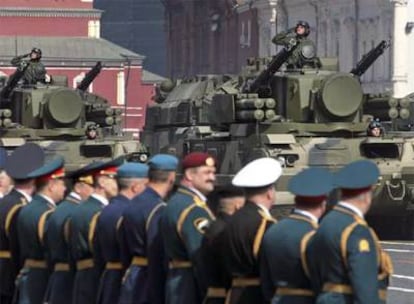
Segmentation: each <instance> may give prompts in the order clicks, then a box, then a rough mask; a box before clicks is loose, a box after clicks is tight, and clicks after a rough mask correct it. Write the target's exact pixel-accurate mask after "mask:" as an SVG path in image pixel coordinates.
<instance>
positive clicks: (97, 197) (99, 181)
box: [70, 159, 122, 304]
mask: <svg viewBox="0 0 414 304" xmlns="http://www.w3.org/2000/svg"><path fill="white" fill-rule="evenodd" d="M121 164H122V160H121V159H116V160H113V161H110V162H107V163H96V164H95V166H94V168H93V171H92V173H91V175H92V177H93V185H94V190H93V193H92V195H91V196H90V197H89V198H88V199H87V200H86V201H85V202H83V203H82V204H80V205H79V207H78V208H76V210H75V211H74V214H73V215H72V218H71V222H70V226H71V227H70V249H71V250H72V256H73V258H74V259H75V261H76V275H75V281H74V287H73V295H72V296H73V303H77V304H89V303H95V302H96V297H97V293H98V284H99V278H100V275H101V272H102V270H103V268H104V266H105V265H97V264H96V263H95V261H94V259H93V258H94V255H93V249H94V237H95V228H96V223H97V221H98V216H99V213H100V211H101V210H102V209H103V208H104V207H105V206H107V205H108V204H109V200H110V199H111V198H112V197H114V196H115V195H117V194H118V186H117V183H116V180H115V176H116V170H117V168H118V166H120V165H121Z"/></svg>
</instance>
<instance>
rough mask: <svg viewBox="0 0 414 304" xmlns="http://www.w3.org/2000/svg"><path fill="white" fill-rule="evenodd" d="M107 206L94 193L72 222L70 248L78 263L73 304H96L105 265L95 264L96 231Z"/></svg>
mask: <svg viewBox="0 0 414 304" xmlns="http://www.w3.org/2000/svg"><path fill="white" fill-rule="evenodd" d="M103 207H104V203H103V202H102V201H101V200H100V197H98V196H95V194H92V195H91V196H90V197H89V198H88V199H87V200H86V201H85V202H83V203H82V204H80V205H79V206H78V207H77V208H76V210H75V211H74V213H73V215H72V219H71V221H70V249H71V251H72V256H73V258H74V259H75V261H76V275H75V281H74V287H73V303H76V304H89V303H95V302H96V297H97V293H98V285H99V277H100V274H101V272H102V269H103V265H97V264H96V263H95V262H94V259H93V255H92V252H93V248H94V244H93V243H94V234H95V228H96V224H97V221H98V216H99V213H100V211H101V210H102V208H103Z"/></svg>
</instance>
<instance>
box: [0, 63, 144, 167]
mask: <svg viewBox="0 0 414 304" xmlns="http://www.w3.org/2000/svg"><path fill="white" fill-rule="evenodd" d="M27 66H28V64H27V63H25V62H24V61H23V63H22V65H21V66H19V67H18V68H17V70H16V72H15V73H14V74H12V75H11V76H10V77H9V78H8V79H7V81H5V82H4V86H3V88H2V89H1V91H0V142H1V146H3V147H4V148H6V149H7V150H13V149H14V148H15V147H17V146H19V145H22V144H23V143H25V142H34V143H37V144H39V145H40V146H42V147H43V148H44V150H45V152H46V155H47V157H53V156H54V155H62V156H63V157H64V158H65V163H66V168H67V170H68V171H72V170H75V169H77V168H79V167H80V166H83V165H86V164H87V163H90V162H91V161H94V160H109V159H112V158H115V157H118V156H121V155H125V156H126V157H127V159H130V160H133V161H146V160H147V153H146V151H145V149H144V148H143V146H142V145H141V144H140V143H139V142H138V141H137V140H135V139H133V138H132V135H130V134H126V133H124V132H122V131H121V121H122V119H121V115H122V112H121V110H120V109H115V108H112V107H111V106H110V104H109V102H108V101H107V100H106V99H104V98H102V97H100V96H98V95H95V94H92V93H89V92H88V91H87V89H88V87H89V85H90V84H91V83H92V81H93V80H94V79H95V78H96V77H97V76H98V74H99V73H100V71H101V69H102V64H101V62H97V63H96V65H95V66H94V67H93V68H92V69H91V70H90V71H89V72H88V73H87V74H86V75H85V77H84V79H83V80H82V82H81V83H80V84H79V85H78V87H77V88H76V89H71V88H69V87H67V83H66V82H67V79H66V77H62V76H54V77H53V81H52V82H51V83H49V84H42V83H38V84H36V85H24V84H22V83H21V79H22V76H23V74H24V71H25V69H26V68H27Z"/></svg>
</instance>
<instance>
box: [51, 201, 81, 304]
mask: <svg viewBox="0 0 414 304" xmlns="http://www.w3.org/2000/svg"><path fill="white" fill-rule="evenodd" d="M79 203H80V197H79V198H78V197H76V196H74V195H72V194H69V195H68V196H67V197H66V198H65V199H64V200H63V201H62V202H61V203H60V204H59V205H58V206H57V207H56V209H55V212H53V213H52V214H51V215H50V217H49V220H48V225H47V228H46V233H45V241H46V247H47V250H48V252H49V260H50V262H51V264H52V267H53V273H52V275H51V276H50V279H49V282H48V288H47V292H46V297H45V301H47V302H48V303H49V304H65V303H67V304H70V303H72V287H73V280H74V278H75V265H74V261H73V259H72V258H71V256H70V248H69V243H68V242H69V219H70V218H71V216H72V214H73V213H74V211H75V209H76V208H77V207H78V205H79Z"/></svg>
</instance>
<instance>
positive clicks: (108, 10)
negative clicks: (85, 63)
mask: <svg viewBox="0 0 414 304" xmlns="http://www.w3.org/2000/svg"><path fill="white" fill-rule="evenodd" d="M162 2H163V1H160V0H122V1H119V0H95V1H94V7H95V8H97V9H100V10H102V11H103V14H102V18H101V35H102V37H103V38H105V39H108V40H109V41H112V42H114V43H116V44H118V45H120V46H122V47H125V48H127V49H129V50H131V51H134V52H137V53H139V54H142V55H144V56H146V59H145V68H146V69H147V70H149V71H151V72H154V73H156V74H159V75H165V74H166V60H167V59H166V58H167V56H166V53H167V52H166V40H165V29H164V5H163V3H162Z"/></svg>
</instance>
